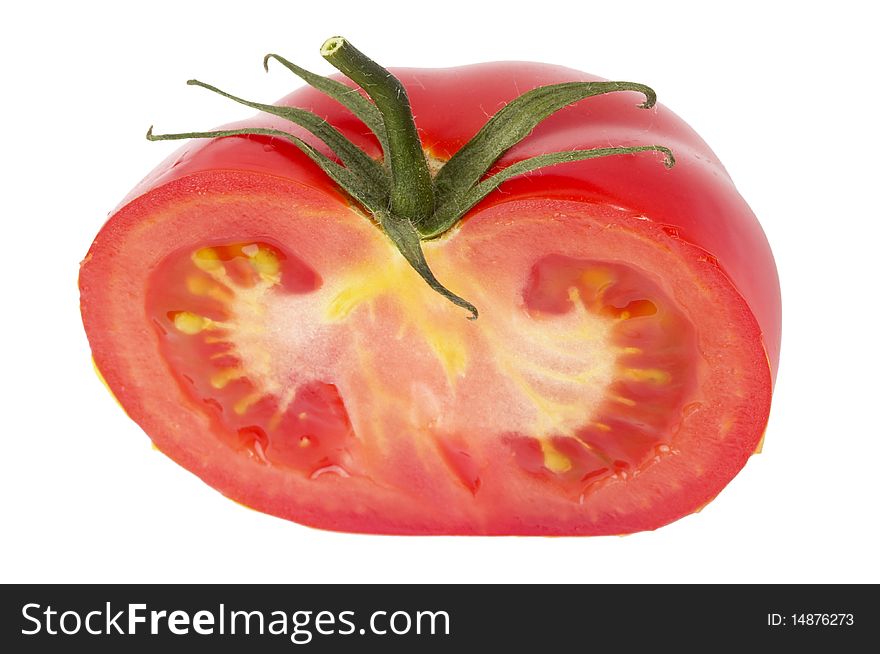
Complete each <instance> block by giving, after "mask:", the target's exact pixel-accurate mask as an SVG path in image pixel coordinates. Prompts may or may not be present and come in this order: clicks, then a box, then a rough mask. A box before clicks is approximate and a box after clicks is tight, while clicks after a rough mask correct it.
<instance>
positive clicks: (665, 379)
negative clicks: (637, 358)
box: [623, 368, 672, 384]
mask: <svg viewBox="0 0 880 654" xmlns="http://www.w3.org/2000/svg"><path fill="white" fill-rule="evenodd" d="M623 374H624V376H625V377H626V378H627V379H631V380H633V381H637V382H651V383H652V384H668V383H669V380H670V379H671V377H672V376H671V375H670V374H669V373H668V372H666V371H665V370H660V369H659V368H627V369H626V370H624V371H623Z"/></svg>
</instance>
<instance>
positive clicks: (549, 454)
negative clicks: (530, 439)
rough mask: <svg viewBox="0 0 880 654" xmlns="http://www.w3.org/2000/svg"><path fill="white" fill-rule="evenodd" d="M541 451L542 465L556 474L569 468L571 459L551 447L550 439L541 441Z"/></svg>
mask: <svg viewBox="0 0 880 654" xmlns="http://www.w3.org/2000/svg"><path fill="white" fill-rule="evenodd" d="M541 452H543V454H544V467H546V468H547V469H548V470H550V471H551V472H555V473H556V474H562V473H563V472H568V471H569V470H571V459H569V458H568V457H567V456H565V455H564V454H563V453H562V452H560V451H559V450H557V449H556V448H555V447H553V444H552V443H551V442H550V441H546V440H542V441H541Z"/></svg>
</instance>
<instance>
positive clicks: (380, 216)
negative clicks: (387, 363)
mask: <svg viewBox="0 0 880 654" xmlns="http://www.w3.org/2000/svg"><path fill="white" fill-rule="evenodd" d="M321 55H322V56H323V57H324V59H326V60H327V61H328V62H329V63H330V64H332V65H333V66H334V67H335V68H336V69H337V70H339V71H340V72H341V73H342V74H343V75H345V76H346V77H348V78H349V79H350V80H352V81H353V82H354V83H355V84H357V85H358V86H359V87H360V88H361V89H363V91H364V92H365V93H366V95H367V96H368V97H369V99H367V98H366V97H364V96H363V95H361V94H359V93H353V92H352V89H351V87H349V86H346V85H345V84H342V83H341V82H339V81H337V80H334V79H331V78H328V77H323V76H320V75H317V74H315V73H311V72H309V71H307V70H305V69H303V68H300V67H299V66H297V65H296V64H293V63H291V62H290V61H288V60H286V59H284V58H283V57H281V56H279V55H275V54H269V55H266V57H265V58H264V60H263V65H264V67H265V68H266V70H267V71H268V62H269V60H270V59H274V60H276V61H278V62H279V63H281V64H282V65H283V66H285V67H286V68H287V69H288V70H290V71H291V72H293V73H294V74H296V75H297V76H299V77H300V78H301V79H303V80H304V81H306V82H307V83H308V84H310V85H311V86H313V87H314V88H315V89H317V90H319V91H321V92H322V93H324V94H326V95H328V96H329V97H331V98H333V99H334V100H336V101H338V102H340V103H341V104H342V105H343V106H345V107H346V108H347V109H349V110H350V111H351V112H352V113H353V114H354V115H355V116H356V117H357V118H358V119H359V120H361V122H363V123H364V125H366V126H367V127H368V128H369V129H370V130H371V131H372V132H373V134H374V135H375V136H376V139H377V141H378V142H379V144H380V146H381V147H382V152H383V154H384V158H383V161H382V162H381V163H380V162H379V161H377V160H375V159H373V158H372V157H370V156H369V155H368V154H367V153H366V152H364V151H363V150H361V149H360V148H359V147H358V146H356V145H355V144H354V143H352V142H351V141H350V140H349V139H348V138H346V137H345V136H344V135H343V134H342V133H341V132H340V131H339V130H337V129H336V128H335V127H334V126H332V125H330V124H329V123H328V122H327V121H325V120H324V119H322V118H321V117H319V116H317V115H316V114H314V113H312V112H310V111H307V110H305V109H300V108H297V107H286V106H275V105H268V104H263V103H258V102H252V101H249V100H245V99H243V98H239V97H237V96H234V95H232V94H229V93H226V92H225V91H221V90H220V89H218V88H217V87H214V86H212V85H210V84H205V83H204V82H200V81H198V80H189V81H188V82H187V83H188V84H189V85H191V86H199V87H201V88H205V89H207V90H209V91H212V92H214V93H217V94H219V95H221V96H223V97H225V98H228V99H230V100H233V101H235V102H238V103H239V104H242V105H245V106H248V107H251V108H253V109H257V110H259V111H262V112H265V113H269V114H272V115H275V116H278V117H280V118H283V119H285V120H288V121H290V122H292V123H294V124H295V125H298V126H299V127H302V128H304V129H305V130H307V131H308V132H310V133H311V134H313V135H314V136H315V137H317V138H318V139H320V140H321V141H322V142H323V143H324V144H325V145H326V146H327V147H328V148H330V150H331V151H332V152H333V154H334V155H335V157H336V160H334V159H333V158H331V157H329V156H327V155H325V154H324V153H322V152H320V151H319V150H318V149H316V148H315V147H314V146H312V145H311V144H309V143H307V142H306V141H304V140H303V139H301V138H299V137H297V136H295V135H294V134H291V133H289V132H286V131H284V130H279V129H268V128H257V127H248V128H242V129H227V130H213V131H207V132H184V133H174V134H154V133H153V128H152V127H150V129H149V130H148V132H147V139H149V140H151V141H164V140H181V139H194V138H196V139H198V138H222V137H232V136H250V135H261V136H268V137H270V138H281V139H285V140H287V141H289V142H291V143H293V145H294V146H296V147H297V148H298V149H299V150H300V151H302V152H303V153H304V154H305V155H306V156H308V157H309V158H310V159H311V160H312V161H313V162H314V163H315V164H316V165H317V166H318V167H319V168H321V170H322V171H324V173H325V174H326V175H327V176H328V177H330V178H331V179H332V180H333V181H334V182H335V183H336V184H337V185H338V186H339V187H340V188H341V189H342V190H343V191H344V192H345V193H346V194H347V195H349V196H350V197H351V198H352V199H353V200H354V201H356V202H357V203H358V204H359V205H360V206H361V207H363V209H364V210H365V211H366V212H367V213H368V215H369V216H370V217H371V218H372V220H373V221H374V222H375V223H376V224H377V225H378V226H379V227H380V228H381V229H382V231H383V232H384V233H385V234H386V235H387V236H388V238H389V239H390V240H391V241H392V242H393V243H394V245H395V246H396V248H397V249H398V250H399V251H400V253H401V254H402V255H403V256H404V258H405V259H406V261H407V262H408V263H409V264H410V265H411V266H412V268H413V269H414V270H415V271H416V272H417V273H418V274H419V275H420V276H421V277H422V279H424V280H425V282H426V283H427V284H428V285H429V286H430V287H431V288H432V289H433V290H434V291H436V292H437V293H438V294H440V295H442V296H443V297H445V298H446V299H447V300H449V301H450V302H452V303H453V304H456V305H458V306H460V307H462V308H464V309H466V310H468V311H469V312H470V313H471V315H470V319H472V320H473V319H476V318H477V316H478V311H477V308H476V307H475V306H474V305H473V304H471V303H470V302H468V301H467V300H466V299H464V298H462V297H461V296H459V295H457V294H455V293H454V292H452V291H451V290H449V289H448V288H446V286H444V285H443V284H442V283H441V282H440V281H439V280H438V279H437V278H436V276H435V275H434V273H433V272H432V271H431V269H430V267H429V266H428V263H427V261H426V260H425V256H424V253H423V251H422V245H421V242H422V241H423V240H428V239H433V238H437V237H439V236H441V235H442V234H444V233H445V232H447V231H448V230H450V229H451V228H452V227H454V226H455V225H456V224H457V223H458V222H459V221H460V220H461V219H462V218H463V217H464V216H465V215H466V214H467V213H468V211H470V209H471V208H473V207H474V206H475V205H476V204H477V203H479V202H480V201H481V200H482V199H483V198H485V197H486V196H487V195H488V194H489V193H491V192H492V191H493V190H495V189H496V188H497V187H498V186H499V185H500V184H502V183H503V182H505V181H507V180H508V179H511V178H512V177H516V176H519V175H523V174H526V173H528V172H531V171H534V170H538V169H541V168H546V167H549V166H554V165H556V164H560V163H566V162H572V161H582V160H587V159H595V158H600V157H607V156H615V155H625V154H628V155H635V154H638V153H642V152H655V153H659V154H661V155H662V157H663V159H662V161H663V164H664V165H665V166H666V167H667V168H671V167H672V166H673V165H674V163H675V159H674V157H673V154H672V151H671V150H670V149H669V148H667V147H665V146H663V145H656V144H646V145H639V146H626V147H624V146H621V147H605V148H590V149H585V150H569V151H563V152H552V153H547V154H542V155H538V156H534V157H531V158H528V159H523V160H521V161H517V162H516V163H513V164H511V165H508V166H506V167H504V168H502V169H501V170H499V171H497V172H494V173H492V174H489V173H490V170H491V169H492V167H493V166H494V165H495V164H496V162H497V161H498V160H499V159H500V158H501V156H502V155H504V153H505V152H507V151H508V150H509V149H510V148H512V147H513V146H514V145H516V144H517V143H519V142H520V141H522V140H523V139H525V138H526V137H528V135H529V134H530V133H531V132H532V130H533V129H534V128H535V127H536V126H537V125H538V124H540V123H541V122H542V121H544V120H545V119H546V118H548V117H549V116H551V115H553V114H554V113H556V112H557V111H559V110H561V109H563V108H565V107H567V106H569V105H571V104H574V103H576V102H579V101H580V100H584V99H586V98H589V97H592V96H596V95H603V94H606V93H613V92H617V91H633V92H637V93H641V94H642V95H644V96H645V100H644V102H642V103H641V104H639V105H637V107H638V108H641V109H650V108H651V107H653V106H654V104H655V102H656V94H655V93H654V91H653V90H652V89H651V88H649V87H647V86H645V85H643V84H638V83H634V82H563V83H559V84H550V85H546V86H540V87H538V88H535V89H532V90H530V91H527V92H526V93H523V94H522V95H520V96H519V97H517V98H516V99H514V100H512V101H511V102H510V103H508V104H507V105H506V106H505V107H503V108H502V109H501V110H499V111H498V112H497V113H496V114H495V115H493V116H492V117H491V118H490V119H489V120H488V121H487V122H486V124H485V125H483V127H482V128H481V129H480V130H479V132H478V133H477V134H476V135H475V136H474V137H473V138H472V139H471V140H470V141H468V143H466V144H465V145H464V146H463V147H462V148H461V149H459V150H458V151H457V152H456V153H455V154H454V155H453V156H452V157H451V158H450V159H449V160H448V161H447V162H445V163H444V164H442V165H441V166H440V168H439V170H437V171H436V174H434V175H432V173H431V170H430V168H429V165H428V161H427V158H426V155H425V151H424V148H423V146H422V142H421V139H420V137H419V135H418V131H417V128H416V124H415V119H414V117H413V113H412V110H411V107H410V103H409V98H408V95H407V92H406V89H405V88H404V86H403V84H402V83H401V82H400V80H399V79H397V77H395V76H394V75H393V74H392V73H390V72H389V71H388V70H386V69H385V68H383V67H382V66H380V65H379V64H377V63H376V62H374V61H372V60H371V59H370V58H369V57H367V56H366V55H364V54H363V53H362V52H360V51H359V50H358V49H357V48H355V47H354V46H353V45H351V43H350V42H349V41H348V40H346V39H344V38H342V37H338V36H337V37H332V38H330V39H328V40H327V41H325V42H324V44H323V46H322V47H321ZM371 101H372V102H371Z"/></svg>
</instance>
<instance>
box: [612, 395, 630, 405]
mask: <svg viewBox="0 0 880 654" xmlns="http://www.w3.org/2000/svg"><path fill="white" fill-rule="evenodd" d="M611 399H612V400H614V401H615V402H619V403H620V404H622V405H624V406H635V405H636V401H635V400H633V399H630V398H628V397H623V396H621V395H615V396H614V397H612V398H611Z"/></svg>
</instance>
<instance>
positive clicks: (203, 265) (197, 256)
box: [192, 248, 223, 272]
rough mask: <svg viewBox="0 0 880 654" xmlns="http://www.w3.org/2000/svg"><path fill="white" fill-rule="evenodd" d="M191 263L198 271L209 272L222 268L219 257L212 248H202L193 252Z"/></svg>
mask: <svg viewBox="0 0 880 654" xmlns="http://www.w3.org/2000/svg"><path fill="white" fill-rule="evenodd" d="M192 261H193V263H194V264H195V265H196V267H197V268H199V269H200V270H204V271H207V272H210V271H212V270H219V269H220V268H222V267H223V262H222V261H220V255H219V254H217V250H215V249H214V248H202V249H200V250H196V251H195V252H193V255H192Z"/></svg>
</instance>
